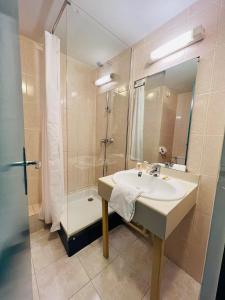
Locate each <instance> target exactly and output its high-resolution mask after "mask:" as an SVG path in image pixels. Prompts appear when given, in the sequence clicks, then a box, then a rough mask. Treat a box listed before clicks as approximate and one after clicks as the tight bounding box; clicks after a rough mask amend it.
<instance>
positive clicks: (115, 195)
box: [109, 184, 143, 222]
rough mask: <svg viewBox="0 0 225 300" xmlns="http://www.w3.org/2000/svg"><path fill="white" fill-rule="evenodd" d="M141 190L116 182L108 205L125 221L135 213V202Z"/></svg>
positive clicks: (130, 218)
mask: <svg viewBox="0 0 225 300" xmlns="http://www.w3.org/2000/svg"><path fill="white" fill-rule="evenodd" d="M142 192H143V191H142V190H141V189H138V188H136V187H133V186H131V185H125V184H116V185H115V187H114V188H113V190H112V194H111V198H110V201H109V206H110V207H111V208H112V209H113V210H115V211H116V212H117V213H118V214H119V215H120V216H121V217H122V218H124V219H125V220H126V221H127V222H130V221H131V220H132V218H133V216H134V213H135V202H136V200H137V198H138V197H139V196H140V195H141V193H142Z"/></svg>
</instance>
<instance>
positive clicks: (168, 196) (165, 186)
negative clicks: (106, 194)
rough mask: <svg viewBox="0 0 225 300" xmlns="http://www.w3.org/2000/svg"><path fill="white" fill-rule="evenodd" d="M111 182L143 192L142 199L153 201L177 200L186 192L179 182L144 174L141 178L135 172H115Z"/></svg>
mask: <svg viewBox="0 0 225 300" xmlns="http://www.w3.org/2000/svg"><path fill="white" fill-rule="evenodd" d="M113 181H114V182H115V183H119V184H126V185H130V186H133V187H136V188H138V189H140V190H141V191H143V192H142V194H141V196H142V197H145V198H150V199H153V200H162V201H171V200H179V199H181V198H183V197H184V196H185V194H186V190H185V188H184V186H183V185H182V182H181V181H179V180H176V179H174V178H169V179H167V180H165V179H162V178H161V177H154V176H152V175H148V174H146V173H142V176H141V177H138V171H136V170H128V171H121V172H117V173H115V174H114V175H113Z"/></svg>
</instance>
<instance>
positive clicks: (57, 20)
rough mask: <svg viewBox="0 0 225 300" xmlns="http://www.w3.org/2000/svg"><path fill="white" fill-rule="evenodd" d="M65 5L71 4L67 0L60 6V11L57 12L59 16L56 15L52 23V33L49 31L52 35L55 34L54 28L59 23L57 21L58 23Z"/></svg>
mask: <svg viewBox="0 0 225 300" xmlns="http://www.w3.org/2000/svg"><path fill="white" fill-rule="evenodd" d="M67 5H71V2H70V1H68V0H65V1H64V2H63V5H62V7H61V9H60V11H59V14H58V16H57V18H56V20H55V23H54V25H53V27H52V31H51V33H52V34H54V33H55V30H56V27H57V25H58V23H59V21H60V18H61V16H62V14H63V12H64V9H65V8H66V6H67Z"/></svg>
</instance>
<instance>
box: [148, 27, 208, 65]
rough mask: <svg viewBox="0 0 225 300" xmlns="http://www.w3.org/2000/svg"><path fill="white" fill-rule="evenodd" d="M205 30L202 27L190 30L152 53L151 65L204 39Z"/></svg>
mask: <svg viewBox="0 0 225 300" xmlns="http://www.w3.org/2000/svg"><path fill="white" fill-rule="evenodd" d="M204 36H205V29H204V27H203V26H202V25H200V26H198V27H195V28H194V29H192V30H189V31H187V32H185V33H183V34H181V35H179V36H178V37H176V38H175V39H172V40H171V41H169V42H167V43H165V44H163V45H162V46H160V47H158V48H156V49H155V50H153V51H152V52H151V53H150V63H153V62H155V61H157V60H159V59H161V58H164V57H166V56H168V55H170V54H172V53H174V52H176V51H178V50H181V49H183V48H185V47H188V46H190V45H192V44H195V43H197V42H199V41H201V40H203V39H204Z"/></svg>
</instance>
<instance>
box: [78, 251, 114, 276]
mask: <svg viewBox="0 0 225 300" xmlns="http://www.w3.org/2000/svg"><path fill="white" fill-rule="evenodd" d="M113 249H114V248H113ZM114 251H115V252H116V253H117V255H116V256H115V257H114V258H113V259H112V260H111V261H110V262H109V263H108V264H107V265H105V266H104V267H103V269H102V270H101V271H99V272H98V273H97V274H95V276H94V277H93V278H91V276H90V275H89V274H88V272H87V270H86V268H85V266H84V265H83V263H82V261H81V259H80V258H79V257H78V259H79V261H80V263H81V265H82V267H83V268H84V269H85V271H86V273H87V275H88V277H89V278H90V280H91V281H92V280H93V279H95V278H96V277H97V276H98V275H99V274H100V273H102V272H103V271H104V270H105V269H106V268H107V267H108V266H109V265H111V263H112V262H113V261H114V260H115V259H116V258H117V257H118V256H119V253H118V251H116V250H115V249H114ZM102 255H103V254H102Z"/></svg>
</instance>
